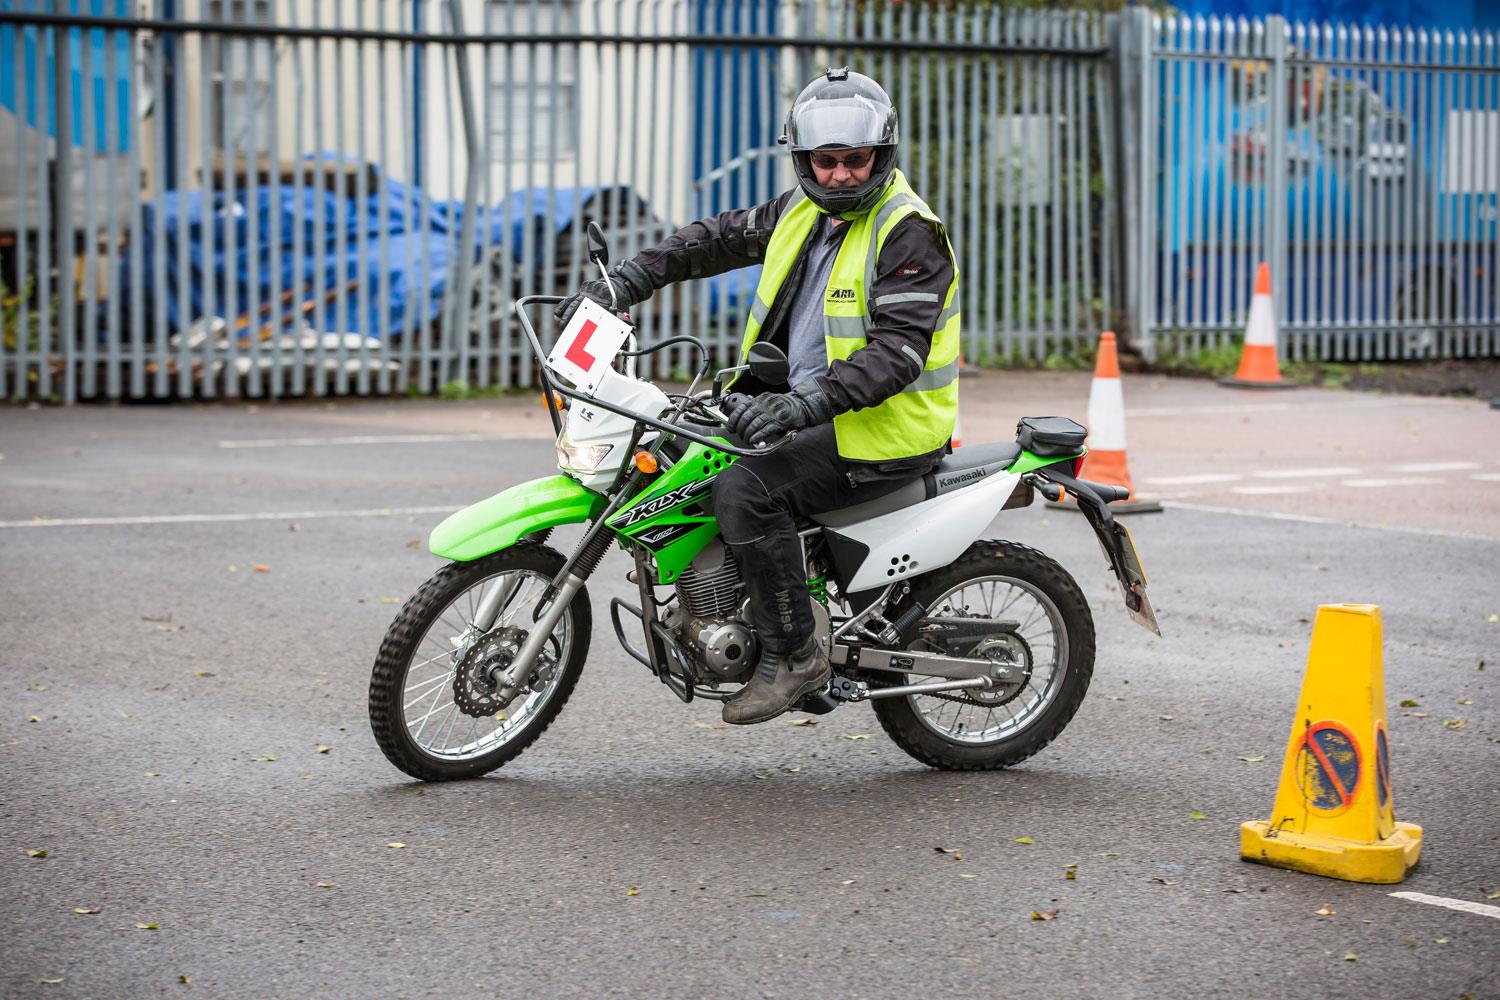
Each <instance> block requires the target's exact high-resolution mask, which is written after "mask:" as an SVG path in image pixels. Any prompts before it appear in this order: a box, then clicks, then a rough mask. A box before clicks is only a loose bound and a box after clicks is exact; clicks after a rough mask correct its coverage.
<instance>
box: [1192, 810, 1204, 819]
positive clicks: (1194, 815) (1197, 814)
mask: <svg viewBox="0 0 1500 1000" xmlns="http://www.w3.org/2000/svg"><path fill="white" fill-rule="evenodd" d="M1188 819H1208V817H1207V816H1205V815H1203V814H1202V813H1201V812H1199V811H1198V810H1196V809H1194V810H1193V811H1192V812H1190V813H1188Z"/></svg>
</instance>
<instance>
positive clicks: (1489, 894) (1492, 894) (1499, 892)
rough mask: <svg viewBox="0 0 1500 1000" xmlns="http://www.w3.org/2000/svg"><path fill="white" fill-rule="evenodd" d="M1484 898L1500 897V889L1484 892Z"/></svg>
mask: <svg viewBox="0 0 1500 1000" xmlns="http://www.w3.org/2000/svg"><path fill="white" fill-rule="evenodd" d="M1484 898H1485V899H1500V889H1496V890H1495V891H1494V892H1486V893H1485V894H1484Z"/></svg>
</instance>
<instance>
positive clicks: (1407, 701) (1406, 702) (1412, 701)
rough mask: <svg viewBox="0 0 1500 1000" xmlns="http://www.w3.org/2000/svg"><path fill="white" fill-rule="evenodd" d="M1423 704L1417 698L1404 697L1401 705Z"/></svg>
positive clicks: (1416, 705)
mask: <svg viewBox="0 0 1500 1000" xmlns="http://www.w3.org/2000/svg"><path fill="white" fill-rule="evenodd" d="M1421 706H1422V703H1421V702H1420V701H1417V700H1416V699H1415V698H1402V699H1401V707H1402V708H1420V707H1421Z"/></svg>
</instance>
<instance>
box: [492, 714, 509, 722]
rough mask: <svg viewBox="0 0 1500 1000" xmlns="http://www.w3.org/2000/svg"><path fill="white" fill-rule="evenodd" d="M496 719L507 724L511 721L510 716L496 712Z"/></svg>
mask: <svg viewBox="0 0 1500 1000" xmlns="http://www.w3.org/2000/svg"><path fill="white" fill-rule="evenodd" d="M495 718H496V719H498V720H499V721H501V722H505V721H507V720H508V719H510V716H508V715H506V714H505V713H504V712H496V713H495Z"/></svg>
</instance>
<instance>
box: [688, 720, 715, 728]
mask: <svg viewBox="0 0 1500 1000" xmlns="http://www.w3.org/2000/svg"><path fill="white" fill-rule="evenodd" d="M693 728H694V729H712V728H713V725H712V724H711V723H708V722H695V723H693Z"/></svg>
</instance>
